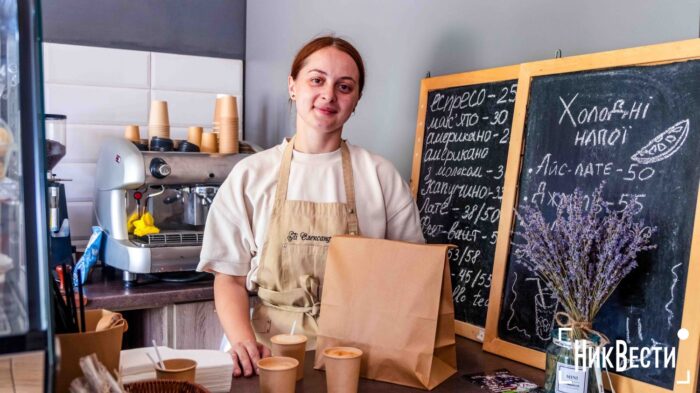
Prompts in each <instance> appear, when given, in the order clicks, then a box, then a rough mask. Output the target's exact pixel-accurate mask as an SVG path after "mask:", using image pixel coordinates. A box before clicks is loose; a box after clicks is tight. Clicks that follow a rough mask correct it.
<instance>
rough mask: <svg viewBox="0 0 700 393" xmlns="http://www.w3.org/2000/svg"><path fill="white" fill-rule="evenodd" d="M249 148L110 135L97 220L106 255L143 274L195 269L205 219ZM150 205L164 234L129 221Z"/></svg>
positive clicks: (101, 160) (128, 272) (100, 164)
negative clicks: (196, 147)
mask: <svg viewBox="0 0 700 393" xmlns="http://www.w3.org/2000/svg"><path fill="white" fill-rule="evenodd" d="M246 156H247V154H213V153H186V152H174V151H171V152H160V151H140V150H139V149H138V148H137V147H136V146H135V145H134V144H133V143H132V142H131V141H129V140H127V139H123V138H114V139H110V140H108V141H105V142H104V143H103V144H102V148H101V150H100V153H99V157H98V160H97V168H96V173H95V188H96V190H95V219H96V221H97V225H99V226H100V227H101V228H102V229H103V230H104V233H105V235H106V236H104V237H105V238H106V239H105V240H104V242H103V243H102V251H101V259H102V261H103V262H104V263H106V264H107V265H109V266H112V267H115V268H117V269H120V270H122V271H123V280H124V282H125V284H127V285H129V284H130V283H133V282H134V281H135V280H136V279H137V277H138V274H148V273H169V272H183V271H193V270H195V268H196V267H197V264H198V262H199V253H200V250H201V245H202V238H203V235H204V224H205V222H206V217H207V213H208V211H209V207H210V206H211V203H212V200H213V199H214V196H215V195H216V192H217V191H218V189H219V186H220V185H221V183H223V181H224V180H225V179H226V177H227V176H228V174H229V172H231V169H232V168H233V166H234V165H236V163H238V162H239V161H240V160H242V159H243V158H245V157H246ZM145 212H148V213H150V214H151V215H152V216H153V219H154V223H155V226H156V227H157V228H158V229H159V230H160V232H159V233H155V234H147V235H145V236H136V235H134V234H133V233H129V228H128V220H129V217H132V216H133V215H134V214H137V216H142V215H143V214H144V213H145Z"/></svg>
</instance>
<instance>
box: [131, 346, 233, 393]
mask: <svg viewBox="0 0 700 393" xmlns="http://www.w3.org/2000/svg"><path fill="white" fill-rule="evenodd" d="M158 351H159V352H160V355H161V356H162V357H163V360H165V359H176V358H177V359H192V360H194V361H196V362H197V371H196V373H195V382H196V383H198V384H200V385H202V386H204V387H205V388H207V389H209V390H210V391H212V392H229V391H231V376H232V373H233V361H232V359H231V355H229V354H228V353H227V352H221V351H213V350H208V349H170V348H168V347H158ZM146 354H150V355H151V356H152V357H153V359H158V357H157V356H156V351H155V350H154V349H153V347H146V348H136V349H127V350H124V351H122V352H121V358H120V366H121V369H122V378H123V380H124V383H131V382H136V381H142V380H145V379H154V378H155V377H156V372H155V370H154V368H153V363H151V361H150V360H149V359H148V356H147V355H146Z"/></svg>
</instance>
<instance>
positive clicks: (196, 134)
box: [187, 127, 204, 147]
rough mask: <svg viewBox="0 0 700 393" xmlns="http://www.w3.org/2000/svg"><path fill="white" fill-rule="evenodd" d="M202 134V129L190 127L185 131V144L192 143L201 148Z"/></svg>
mask: <svg viewBox="0 0 700 393" xmlns="http://www.w3.org/2000/svg"><path fill="white" fill-rule="evenodd" d="M202 132H204V129H203V128H202V127H190V128H188V129H187V142H189V143H194V144H195V145H197V146H199V147H201V146H202Z"/></svg>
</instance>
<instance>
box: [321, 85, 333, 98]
mask: <svg viewBox="0 0 700 393" xmlns="http://www.w3.org/2000/svg"><path fill="white" fill-rule="evenodd" d="M321 97H322V98H323V99H324V100H326V101H329V102H333V101H335V88H334V87H333V85H332V84H330V83H329V84H326V85H325V86H323V90H322V91H321Z"/></svg>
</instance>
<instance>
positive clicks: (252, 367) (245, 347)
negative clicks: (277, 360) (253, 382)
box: [231, 340, 270, 377]
mask: <svg viewBox="0 0 700 393" xmlns="http://www.w3.org/2000/svg"><path fill="white" fill-rule="evenodd" d="M269 356H270V349H269V348H268V347H266V346H264V345H262V344H260V343H258V342H255V341H253V340H246V341H240V342H237V343H235V344H232V345H231V357H232V358H233V376H234V377H240V376H241V375H244V376H246V377H250V376H251V375H253V373H255V374H258V373H259V370H258V367H257V364H258V360H260V359H262V358H266V357H269Z"/></svg>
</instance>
